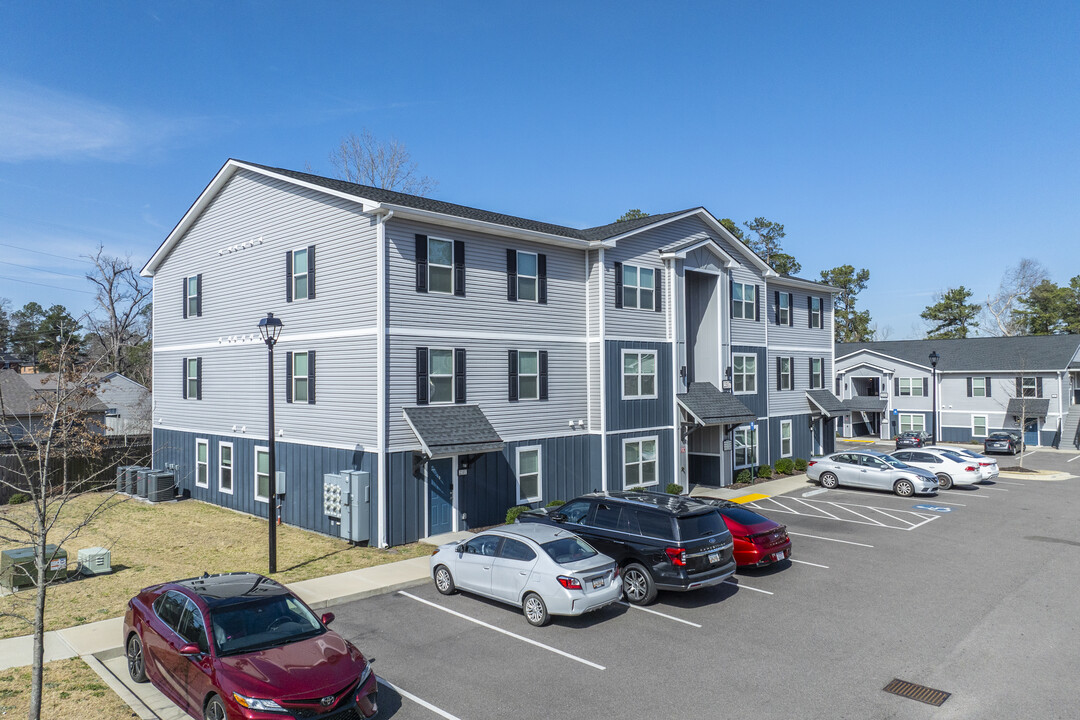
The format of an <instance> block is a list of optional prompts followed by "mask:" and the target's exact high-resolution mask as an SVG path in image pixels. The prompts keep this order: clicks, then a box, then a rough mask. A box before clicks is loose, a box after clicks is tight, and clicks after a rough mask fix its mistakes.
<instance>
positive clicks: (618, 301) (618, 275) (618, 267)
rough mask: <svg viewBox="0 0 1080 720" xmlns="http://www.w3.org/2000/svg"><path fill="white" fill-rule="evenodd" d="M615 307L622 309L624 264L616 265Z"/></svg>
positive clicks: (618, 263)
mask: <svg viewBox="0 0 1080 720" xmlns="http://www.w3.org/2000/svg"><path fill="white" fill-rule="evenodd" d="M615 307H617V308H621V307H622V263H621V262H617V263H615Z"/></svg>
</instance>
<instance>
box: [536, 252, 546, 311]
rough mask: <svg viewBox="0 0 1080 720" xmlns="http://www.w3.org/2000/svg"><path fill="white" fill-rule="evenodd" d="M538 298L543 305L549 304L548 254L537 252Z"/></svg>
mask: <svg viewBox="0 0 1080 720" xmlns="http://www.w3.org/2000/svg"><path fill="white" fill-rule="evenodd" d="M536 274H537V278H536V299H537V301H538V302H539V303H540V304H541V305H547V255H545V254H544V253H537V254H536Z"/></svg>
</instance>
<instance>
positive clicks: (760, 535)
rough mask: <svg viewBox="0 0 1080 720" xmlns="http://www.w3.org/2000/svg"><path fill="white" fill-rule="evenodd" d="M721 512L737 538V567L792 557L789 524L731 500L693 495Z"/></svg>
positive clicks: (770, 562) (765, 563)
mask: <svg viewBox="0 0 1080 720" xmlns="http://www.w3.org/2000/svg"><path fill="white" fill-rule="evenodd" d="M694 499H695V500H699V501H701V502H705V503H708V504H709V505H712V506H714V507H716V509H717V510H719V511H720V515H722V516H723V518H724V523H725V524H726V525H727V529H728V532H730V533H731V537H732V539H733V540H734V541H735V564H736V565H737V566H738V567H762V566H764V565H771V564H772V563H775V562H780V561H781V560H785V559H787V558H789V557H791V538H790V537H788V534H787V527H785V526H784V525H781V524H779V523H777V522H773V521H772V520H770V519H769V518H767V517H765V516H764V515H758V514H757V513H756V512H754V511H753V510H750V509H748V508H745V507H743V506H742V505H739V504H738V503H733V502H731V501H730V500H718V499H715V498H694Z"/></svg>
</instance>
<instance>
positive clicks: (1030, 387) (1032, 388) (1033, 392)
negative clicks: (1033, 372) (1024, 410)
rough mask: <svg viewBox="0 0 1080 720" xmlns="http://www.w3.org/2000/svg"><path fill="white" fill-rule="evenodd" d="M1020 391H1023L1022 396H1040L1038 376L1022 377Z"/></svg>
mask: <svg viewBox="0 0 1080 720" xmlns="http://www.w3.org/2000/svg"><path fill="white" fill-rule="evenodd" d="M1020 392H1021V397H1039V382H1038V378H1033V377H1023V378H1020Z"/></svg>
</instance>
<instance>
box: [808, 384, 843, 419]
mask: <svg viewBox="0 0 1080 720" xmlns="http://www.w3.org/2000/svg"><path fill="white" fill-rule="evenodd" d="M806 397H807V399H808V400H809V401H810V409H811V410H814V409H817V410H818V411H820V412H821V414H822V415H824V416H825V417H830V418H831V417H836V416H837V415H843V414H844V413H846V412H847V411H848V410H847V408H846V407H844V403H842V402H840V398H838V397H836V396H835V395H833V394H832V393H831V392H829V391H828V390H824V389H818V390H807V391H806Z"/></svg>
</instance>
